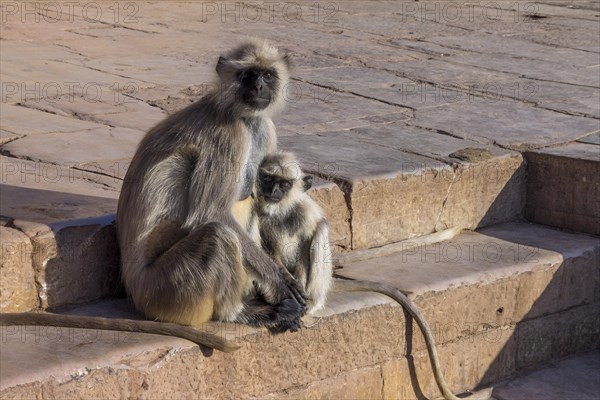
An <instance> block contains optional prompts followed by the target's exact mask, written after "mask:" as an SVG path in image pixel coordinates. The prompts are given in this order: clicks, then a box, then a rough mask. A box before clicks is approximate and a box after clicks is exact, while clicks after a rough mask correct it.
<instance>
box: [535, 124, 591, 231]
mask: <svg viewBox="0 0 600 400" xmlns="http://www.w3.org/2000/svg"><path fill="white" fill-rule="evenodd" d="M525 158H526V160H527V171H528V174H529V179H528V181H527V207H526V216H527V218H528V219H529V220H530V221H533V222H537V223H540V224H544V225H551V226H556V227H559V228H566V229H570V230H574V231H578V232H587V233H592V234H594V235H600V201H598V199H600V133H598V132H596V133H595V134H590V135H588V136H586V137H584V138H582V139H580V140H579V141H578V142H575V143H569V144H566V145H562V146H558V147H551V148H546V149H541V150H535V151H529V152H526V153H525Z"/></svg>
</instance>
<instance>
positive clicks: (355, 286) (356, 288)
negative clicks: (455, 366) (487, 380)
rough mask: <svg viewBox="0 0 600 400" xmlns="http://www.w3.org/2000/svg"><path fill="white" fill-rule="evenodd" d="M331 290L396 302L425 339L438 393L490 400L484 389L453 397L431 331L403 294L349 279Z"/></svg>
mask: <svg viewBox="0 0 600 400" xmlns="http://www.w3.org/2000/svg"><path fill="white" fill-rule="evenodd" d="M333 282H334V284H333V289H334V291H346V292H364V291H369V292H377V293H381V294H384V295H386V296H388V297H391V298H392V299H394V300H395V301H396V302H398V303H399V304H400V305H401V306H402V307H404V309H405V310H406V311H408V313H409V314H410V315H411V317H413V318H414V320H415V321H416V322H417V325H418V326H419V329H420V330H421V333H422V334H423V337H424V338H425V344H426V347H427V353H429V361H430V362H431V369H432V370H433V375H434V377H435V382H436V383H437V386H438V388H439V389H440V392H442V395H443V396H444V399H446V400H464V399H469V400H489V399H491V391H492V390H491V389H484V390H481V391H479V392H475V393H473V394H472V395H471V396H467V397H463V398H460V397H457V396H455V395H454V394H453V393H452V392H451V391H450V388H449V387H448V384H447V383H446V380H445V379H444V376H443V375H442V372H441V371H442V369H441V367H440V361H439V358H438V354H437V350H436V347H435V340H434V338H433V335H432V334H431V329H430V328H429V325H428V324H427V321H426V320H425V317H423V314H421V312H420V311H419V309H418V308H417V306H416V305H415V304H414V303H413V302H412V300H411V299H409V298H408V297H407V296H406V295H405V294H404V293H402V292H401V291H399V290H398V289H396V288H394V287H392V286H388V285H384V284H382V283H378V282H370V281H362V280H361V281H359V280H349V279H340V278H335V279H334V280H333Z"/></svg>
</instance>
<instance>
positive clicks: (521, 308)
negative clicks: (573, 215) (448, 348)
mask: <svg viewBox="0 0 600 400" xmlns="http://www.w3.org/2000/svg"><path fill="white" fill-rule="evenodd" d="M598 265H600V243H599V242H598V240H596V239H595V238H592V237H589V236H587V235H580V234H571V233H565V232H561V231H558V230H556V229H552V228H544V227H540V226H535V225H529V224H519V223H509V224H503V225H499V226H494V227H490V228H486V229H483V230H482V231H481V232H480V233H473V232H465V233H462V234H460V235H459V236H457V237H455V238H454V239H452V240H450V241H445V242H441V243H437V244H433V245H427V246H423V247H420V248H412V249H410V250H407V251H405V252H403V253H397V254H393V255H389V256H386V257H381V258H375V259H371V260H365V261H359V262H355V263H348V264H345V265H342V266H343V268H342V269H340V270H338V271H337V273H338V274H340V275H342V276H344V277H347V278H352V279H365V280H376V281H379V282H382V283H387V284H390V285H393V286H396V287H397V288H399V289H400V290H403V291H408V292H411V293H413V295H415V296H418V295H423V297H422V298H421V297H417V298H416V299H415V302H416V303H417V305H418V306H419V307H420V308H421V309H422V312H423V314H424V315H425V316H426V318H428V319H430V320H435V321H436V323H438V324H440V327H442V328H444V327H445V326H450V327H457V332H458V333H459V336H463V335H467V334H469V333H468V332H469V331H472V330H474V329H475V330H477V329H482V328H484V327H485V326H486V325H490V326H503V325H511V324H515V323H517V322H519V321H521V320H523V319H527V318H537V317H540V316H543V315H545V314H548V313H550V312H558V311H561V310H568V309H570V308H573V307H576V306H582V305H585V304H589V303H592V302H598V301H600V292H599V290H600V289H599V287H600V272H599V270H598ZM514 274H519V275H520V277H519V279H518V280H515V279H511V277H512V276H513V275H514ZM448 287H451V288H453V289H452V290H448V291H447V292H446V293H444V295H443V296H440V295H439V294H438V293H436V292H440V291H442V292H443V291H444V290H446V288H448ZM446 302H447V303H451V304H475V303H476V304H477V305H478V306H477V307H465V308H463V309H462V310H461V312H460V313H449V314H444V313H443V312H441V310H442V309H443V307H444V303H446ZM433 329H436V328H433Z"/></svg>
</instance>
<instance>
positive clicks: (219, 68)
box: [216, 56, 229, 79]
mask: <svg viewBox="0 0 600 400" xmlns="http://www.w3.org/2000/svg"><path fill="white" fill-rule="evenodd" d="M227 61H229V60H228V59H226V58H225V57H223V56H221V57H219V61H218V62H217V68H216V69H217V74H218V75H219V78H221V79H223V74H224V72H225V65H226V64H227Z"/></svg>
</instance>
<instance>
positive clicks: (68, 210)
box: [0, 156, 121, 224]
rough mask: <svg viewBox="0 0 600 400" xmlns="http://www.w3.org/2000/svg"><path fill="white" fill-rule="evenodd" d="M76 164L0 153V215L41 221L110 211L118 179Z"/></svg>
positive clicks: (47, 221)
mask: <svg viewBox="0 0 600 400" xmlns="http://www.w3.org/2000/svg"><path fill="white" fill-rule="evenodd" d="M76 165H77V164H73V163H64V164H59V165H56V164H49V163H43V162H34V161H29V160H21V159H15V158H10V157H4V156H0V171H1V172H2V182H1V183H2V202H0V214H2V215H6V216H10V217H12V218H18V219H22V220H26V221H35V222H38V223H44V224H54V223H58V222H64V221H67V220H79V219H84V218H90V217H100V216H102V215H106V214H114V213H115V211H116V208H117V198H118V196H119V192H118V188H120V185H121V181H120V180H118V179H116V178H114V177H107V176H103V175H100V174H97V173H94V172H97V171H81V170H78V169H74V168H73V166H76ZM90 169H91V168H90ZM24 200H26V201H24Z"/></svg>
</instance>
